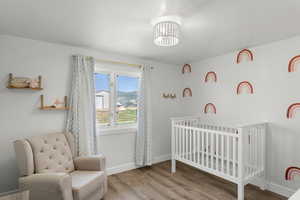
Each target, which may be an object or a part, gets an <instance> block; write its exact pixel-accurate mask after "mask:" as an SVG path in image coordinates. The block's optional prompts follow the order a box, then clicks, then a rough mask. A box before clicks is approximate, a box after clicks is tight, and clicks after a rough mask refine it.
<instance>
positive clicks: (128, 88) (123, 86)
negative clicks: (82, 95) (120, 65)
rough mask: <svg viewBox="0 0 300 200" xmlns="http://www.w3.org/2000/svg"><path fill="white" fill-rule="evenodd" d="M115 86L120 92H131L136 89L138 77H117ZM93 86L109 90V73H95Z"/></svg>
mask: <svg viewBox="0 0 300 200" xmlns="http://www.w3.org/2000/svg"><path fill="white" fill-rule="evenodd" d="M117 83H118V85H117V88H118V90H119V91H122V92H132V91H137V90H138V78H134V77H128V76H118V77H117ZM95 88H96V90H97V91H99V90H106V91H107V90H109V75H108V74H98V73H97V74H95Z"/></svg>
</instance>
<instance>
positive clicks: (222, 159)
mask: <svg viewBox="0 0 300 200" xmlns="http://www.w3.org/2000/svg"><path fill="white" fill-rule="evenodd" d="M224 151H225V150H224V135H221V172H222V173H225V172H224V155H225V154H224Z"/></svg>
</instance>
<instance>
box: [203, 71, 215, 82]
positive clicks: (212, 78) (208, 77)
mask: <svg viewBox="0 0 300 200" xmlns="http://www.w3.org/2000/svg"><path fill="white" fill-rule="evenodd" d="M208 81H213V82H217V74H216V72H207V74H206V76H205V82H208Z"/></svg>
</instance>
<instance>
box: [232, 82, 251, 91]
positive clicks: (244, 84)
mask: <svg viewBox="0 0 300 200" xmlns="http://www.w3.org/2000/svg"><path fill="white" fill-rule="evenodd" d="M243 88H247V89H248V93H250V94H253V86H252V85H251V83H249V82H248V81H243V82H240V83H239V84H238V86H237V88H236V93H237V94H241V92H242V89H243Z"/></svg>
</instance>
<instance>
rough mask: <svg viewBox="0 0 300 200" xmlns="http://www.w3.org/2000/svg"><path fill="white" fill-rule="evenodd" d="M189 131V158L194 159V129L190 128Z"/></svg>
mask: <svg viewBox="0 0 300 200" xmlns="http://www.w3.org/2000/svg"><path fill="white" fill-rule="evenodd" d="M188 132H189V154H188V155H189V158H188V160H190V161H191V160H192V129H189V130H188Z"/></svg>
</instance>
